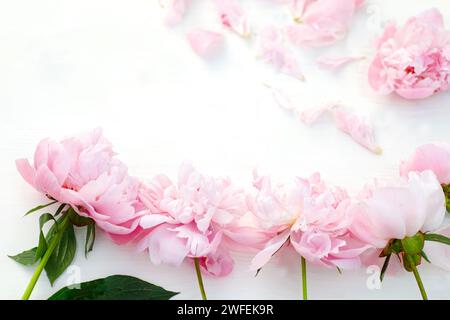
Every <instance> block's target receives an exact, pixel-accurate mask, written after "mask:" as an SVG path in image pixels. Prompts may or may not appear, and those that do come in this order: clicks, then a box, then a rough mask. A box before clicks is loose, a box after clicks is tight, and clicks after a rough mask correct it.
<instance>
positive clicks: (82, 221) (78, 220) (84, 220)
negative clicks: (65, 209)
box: [69, 208, 95, 227]
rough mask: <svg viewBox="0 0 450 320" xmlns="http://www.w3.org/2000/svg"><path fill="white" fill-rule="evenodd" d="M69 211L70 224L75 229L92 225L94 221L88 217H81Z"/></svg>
mask: <svg viewBox="0 0 450 320" xmlns="http://www.w3.org/2000/svg"><path fill="white" fill-rule="evenodd" d="M69 211H70V222H72V224H73V225H75V226H77V227H85V226H88V225H91V224H94V223H95V221H94V220H92V219H91V218H88V217H82V216H80V215H79V214H78V213H76V212H75V211H74V210H73V209H72V208H71V209H69Z"/></svg>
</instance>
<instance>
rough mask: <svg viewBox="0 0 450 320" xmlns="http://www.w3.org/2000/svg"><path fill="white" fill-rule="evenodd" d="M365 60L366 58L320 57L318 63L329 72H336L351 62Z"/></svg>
mask: <svg viewBox="0 0 450 320" xmlns="http://www.w3.org/2000/svg"><path fill="white" fill-rule="evenodd" d="M362 59H365V57H364V56H347V57H336V58H335V57H325V56H320V57H319V58H317V60H316V62H317V64H318V65H319V66H320V67H322V68H324V69H328V70H335V69H338V68H340V67H343V66H345V65H347V64H349V63H351V62H355V61H359V60H362Z"/></svg>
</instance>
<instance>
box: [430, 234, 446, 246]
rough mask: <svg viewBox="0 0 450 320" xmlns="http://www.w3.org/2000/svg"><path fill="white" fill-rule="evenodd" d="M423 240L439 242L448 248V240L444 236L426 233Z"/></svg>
mask: <svg viewBox="0 0 450 320" xmlns="http://www.w3.org/2000/svg"><path fill="white" fill-rule="evenodd" d="M425 240H427V241H435V242H440V243H443V244H446V245H449V246H450V238H447V237H446V236H443V235H441V234H436V233H426V234H425Z"/></svg>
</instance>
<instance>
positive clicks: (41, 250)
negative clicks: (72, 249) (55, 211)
mask: <svg viewBox="0 0 450 320" xmlns="http://www.w3.org/2000/svg"><path fill="white" fill-rule="evenodd" d="M50 220H53V221H54V222H55V224H54V226H55V227H57V224H58V223H57V222H56V220H55V218H54V217H53V216H52V215H51V214H50V213H44V214H43V215H41V216H40V217H39V244H38V247H37V249H36V260H39V259H40V258H42V256H43V255H44V254H45V251H47V240H46V239H45V236H44V231H42V228H43V227H44V225H45V224H46V223H47V222H48V221H50Z"/></svg>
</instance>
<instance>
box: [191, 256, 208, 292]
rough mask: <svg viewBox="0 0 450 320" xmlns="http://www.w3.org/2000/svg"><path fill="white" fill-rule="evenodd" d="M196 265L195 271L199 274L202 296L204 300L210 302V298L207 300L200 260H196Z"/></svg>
mask: <svg viewBox="0 0 450 320" xmlns="http://www.w3.org/2000/svg"><path fill="white" fill-rule="evenodd" d="M194 264H195V271H196V273H197V280H198V286H199V287H200V292H201V294H202V299H203V300H208V298H206V292H205V287H204V285H203V278H202V271H201V270H200V261H199V260H198V258H194Z"/></svg>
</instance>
